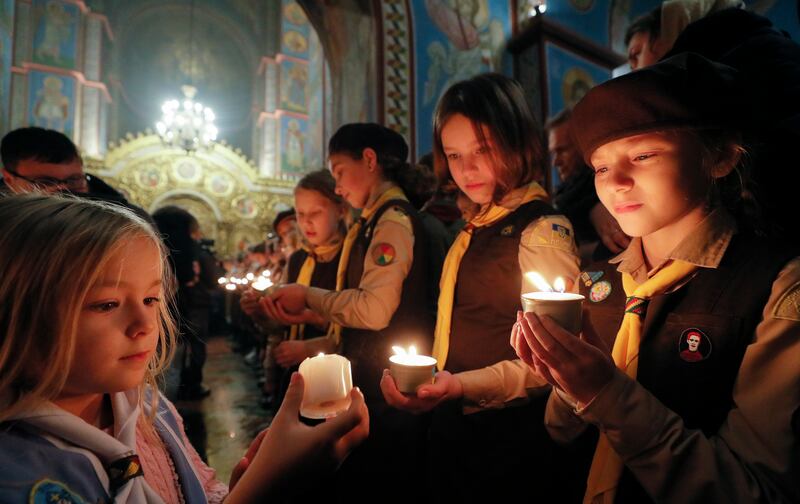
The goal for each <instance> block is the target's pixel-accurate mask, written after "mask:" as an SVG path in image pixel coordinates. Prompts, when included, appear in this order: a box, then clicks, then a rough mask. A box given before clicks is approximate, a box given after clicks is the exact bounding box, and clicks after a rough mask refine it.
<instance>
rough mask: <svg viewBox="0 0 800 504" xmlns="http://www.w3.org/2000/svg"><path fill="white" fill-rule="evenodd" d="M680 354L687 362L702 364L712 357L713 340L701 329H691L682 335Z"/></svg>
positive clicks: (679, 342)
mask: <svg viewBox="0 0 800 504" xmlns="http://www.w3.org/2000/svg"><path fill="white" fill-rule="evenodd" d="M678 353H679V355H680V356H681V359H683V360H685V361H686V362H700V361H701V360H705V359H707V358H708V356H709V355H711V340H710V339H709V338H708V336H706V333H704V332H703V331H701V330H700V329H698V328H696V327H690V328H689V329H686V330H685V331H683V333H681V338H680V340H679V341H678Z"/></svg>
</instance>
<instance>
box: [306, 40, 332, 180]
mask: <svg viewBox="0 0 800 504" xmlns="http://www.w3.org/2000/svg"><path fill="white" fill-rule="evenodd" d="M310 41H311V47H310V55H309V56H310V59H309V64H308V86H307V89H308V93H309V95H308V124H309V127H308V136H307V139H308V141H307V142H306V163H305V164H306V167H307V171H310V170H313V169H316V168H320V167H322V166H323V162H324V161H323V151H324V149H325V146H326V145H327V135H326V134H325V128H326V125H325V117H326V114H325V110H324V107H325V106H326V103H325V100H324V99H323V97H324V96H325V95H324V94H323V89H324V87H325V86H326V85H327V86H330V79H326V78H325V72H326V67H327V64H326V62H325V54H324V53H323V51H322V45H320V43H319V38H318V37H317V34H316V33H315V32H312V34H311V37H310ZM325 93H326V94H327V96H330V87H329V88H328V89H327V90H326V91H325ZM329 134H333V132H332V131H329Z"/></svg>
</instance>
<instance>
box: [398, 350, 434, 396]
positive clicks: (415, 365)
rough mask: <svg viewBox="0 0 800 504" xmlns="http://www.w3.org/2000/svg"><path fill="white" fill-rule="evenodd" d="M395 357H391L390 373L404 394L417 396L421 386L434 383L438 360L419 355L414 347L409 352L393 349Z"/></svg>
mask: <svg viewBox="0 0 800 504" xmlns="http://www.w3.org/2000/svg"><path fill="white" fill-rule="evenodd" d="M392 350H394V355H392V356H391V357H389V371H390V372H391V374H392V378H394V381H395V383H396V384H397V389H398V390H399V391H400V392H402V393H404V394H416V393H417V388H418V387H419V386H420V385H425V384H427V383H433V375H434V374H435V372H436V359H434V358H433V357H429V356H427V355H417V349H416V348H415V347H414V346H411V347H409V349H408V352H406V350H405V349H404V348H401V347H399V346H394V347H392Z"/></svg>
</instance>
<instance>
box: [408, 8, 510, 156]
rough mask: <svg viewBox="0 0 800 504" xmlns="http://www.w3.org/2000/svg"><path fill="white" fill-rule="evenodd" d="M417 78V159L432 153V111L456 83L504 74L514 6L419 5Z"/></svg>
mask: <svg viewBox="0 0 800 504" xmlns="http://www.w3.org/2000/svg"><path fill="white" fill-rule="evenodd" d="M412 5H413V7H414V15H415V32H416V35H417V36H416V48H417V49H416V58H417V59H416V61H417V63H416V67H417V68H416V75H417V90H418V91H417V104H416V108H417V154H418V155H422V154H424V153H426V152H429V151H430V149H431V135H432V130H431V128H432V123H433V112H434V110H435V107H436V103H437V101H438V100H439V97H440V96H441V95H442V93H444V91H445V90H446V89H447V88H448V87H450V86H451V85H452V84H454V83H456V82H458V81H461V80H464V79H467V78H469V77H472V76H474V75H477V74H479V73H483V72H488V71H501V69H502V66H501V65H502V61H501V55H502V49H503V46H504V43H505V41H506V39H507V38H508V37H509V36H510V33H511V23H510V16H511V6H510V2H494V1H493V2H489V1H488V0H414V1H413V2H412Z"/></svg>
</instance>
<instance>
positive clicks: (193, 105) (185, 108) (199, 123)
mask: <svg viewBox="0 0 800 504" xmlns="http://www.w3.org/2000/svg"><path fill="white" fill-rule="evenodd" d="M189 5H190V7H189V84H186V85H184V86H181V90H182V91H183V102H180V101H178V100H168V101H166V102H164V104H163V105H161V120H160V121H158V122H157V123H156V131H157V132H158V135H159V136H160V137H161V140H162V141H163V142H164V143H165V144H166V145H169V146H170V147H179V148H181V149H183V150H185V151H186V152H187V153H191V152H194V151H196V150H198V149H200V148H208V147H210V146H211V145H213V143H214V141H215V140H216V139H217V133H218V131H217V127H216V126H214V118H215V116H214V111H213V110H211V109H210V108H209V107H205V106H203V104H202V103H200V102H196V101H194V95H195V94H197V88H196V87H194V85H193V84H194V0H191V1H190V4H189Z"/></svg>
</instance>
